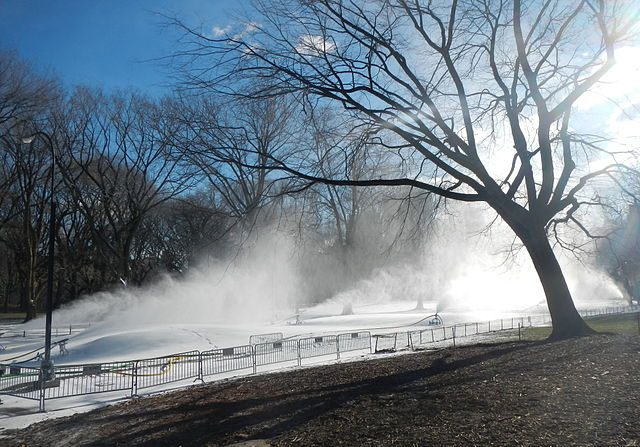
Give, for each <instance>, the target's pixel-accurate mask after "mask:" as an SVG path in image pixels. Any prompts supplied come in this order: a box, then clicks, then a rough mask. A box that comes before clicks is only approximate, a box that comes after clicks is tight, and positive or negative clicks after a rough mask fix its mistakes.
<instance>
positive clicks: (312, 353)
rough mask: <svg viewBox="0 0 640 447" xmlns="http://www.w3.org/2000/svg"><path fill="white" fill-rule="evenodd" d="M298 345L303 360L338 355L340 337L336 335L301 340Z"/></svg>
mask: <svg viewBox="0 0 640 447" xmlns="http://www.w3.org/2000/svg"><path fill="white" fill-rule="evenodd" d="M298 345H299V347H300V358H301V359H308V358H312V357H320V356H323V355H337V353H338V337H337V336H335V335H322V336H319V337H308V338H301V339H300V340H298ZM341 349H342V348H341Z"/></svg>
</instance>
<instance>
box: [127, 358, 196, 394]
mask: <svg viewBox="0 0 640 447" xmlns="http://www.w3.org/2000/svg"><path fill="white" fill-rule="evenodd" d="M134 374H135V375H134V384H133V386H134V389H133V394H135V393H136V391H137V390H139V389H142V388H150V387H154V386H158V385H163V384H166V383H172V382H178V381H180V380H185V379H192V378H198V377H200V352H199V351H189V352H182V353H179V354H173V355H167V356H163V357H156V358H151V359H144V360H137V361H136V362H135V371H134Z"/></svg>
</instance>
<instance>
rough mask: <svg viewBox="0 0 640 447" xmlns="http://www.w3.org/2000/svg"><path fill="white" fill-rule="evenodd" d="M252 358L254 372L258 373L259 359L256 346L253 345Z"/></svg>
mask: <svg viewBox="0 0 640 447" xmlns="http://www.w3.org/2000/svg"><path fill="white" fill-rule="evenodd" d="M251 360H252V361H253V373H254V374H256V373H257V372H258V361H257V359H256V347H255V346H251Z"/></svg>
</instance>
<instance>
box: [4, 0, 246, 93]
mask: <svg viewBox="0 0 640 447" xmlns="http://www.w3.org/2000/svg"><path fill="white" fill-rule="evenodd" d="M244 2H245V0H234V1H229V0H128V1H127V0H109V1H107V0H56V1H53V0H0V48H1V49H3V50H7V49H8V50H15V51H17V53H18V54H19V55H20V56H21V57H22V58H23V59H26V60H28V61H30V62H31V63H32V64H33V65H34V67H35V68H36V69H38V70H41V71H44V72H51V73H53V74H55V75H57V76H58V77H59V78H61V79H62V80H63V82H64V83H65V85H66V86H67V87H72V86H73V85H77V84H84V85H90V86H95V87H102V88H104V89H106V90H111V89H118V88H130V87H132V88H135V89H139V90H141V91H144V92H147V93H150V94H153V95H160V94H162V93H163V92H164V91H166V87H165V85H166V84H167V83H169V82H170V79H169V77H168V76H167V71H166V69H165V68H163V67H162V66H161V65H160V64H158V63H156V62H153V61H149V59H154V58H158V57H162V56H166V55H169V54H171V53H172V52H173V51H174V50H175V49H176V45H177V38H178V37H179V35H178V33H177V32H176V31H175V30H173V29H167V28H164V27H163V26H162V22H163V19H162V18H161V17H159V16H157V15H156V14H154V12H159V13H163V14H166V15H169V16H176V17H178V18H180V19H182V20H184V21H185V22H186V23H189V24H190V25H193V26H202V27H203V29H205V30H209V29H211V28H212V27H214V26H219V27H224V26H226V25H227V24H228V23H230V22H231V17H232V14H233V12H234V8H237V6H238V5H242V4H243V3H244Z"/></svg>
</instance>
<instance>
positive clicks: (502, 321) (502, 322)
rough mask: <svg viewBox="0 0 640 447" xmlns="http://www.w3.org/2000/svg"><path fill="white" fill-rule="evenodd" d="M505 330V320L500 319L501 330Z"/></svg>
mask: <svg viewBox="0 0 640 447" xmlns="http://www.w3.org/2000/svg"><path fill="white" fill-rule="evenodd" d="M503 329H504V320H503V319H502V318H500V330H503Z"/></svg>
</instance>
